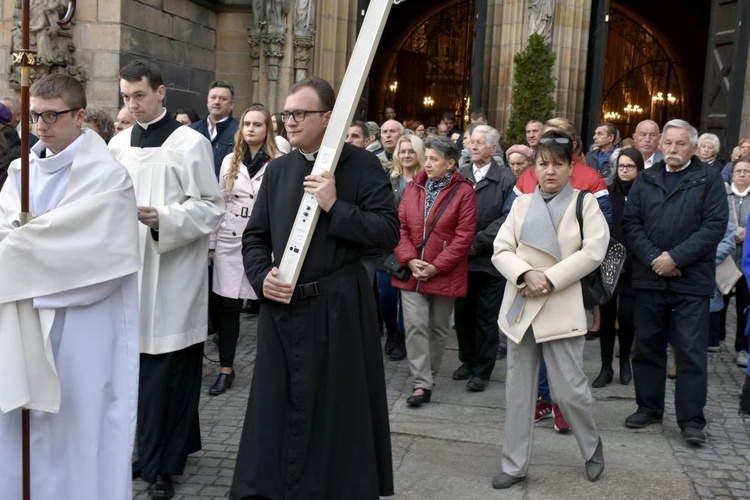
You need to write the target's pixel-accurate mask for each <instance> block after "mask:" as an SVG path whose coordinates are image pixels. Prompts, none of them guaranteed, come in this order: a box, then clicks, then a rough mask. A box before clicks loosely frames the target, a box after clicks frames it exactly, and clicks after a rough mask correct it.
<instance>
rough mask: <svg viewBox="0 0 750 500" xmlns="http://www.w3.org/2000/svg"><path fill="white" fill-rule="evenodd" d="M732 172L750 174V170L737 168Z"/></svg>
mask: <svg viewBox="0 0 750 500" xmlns="http://www.w3.org/2000/svg"><path fill="white" fill-rule="evenodd" d="M732 173H733V174H737V175H750V170H735V171H733V172H732Z"/></svg>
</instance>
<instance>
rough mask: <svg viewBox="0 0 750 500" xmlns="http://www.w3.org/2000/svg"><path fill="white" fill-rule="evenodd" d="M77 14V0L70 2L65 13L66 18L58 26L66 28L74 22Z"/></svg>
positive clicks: (58, 22)
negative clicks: (74, 16)
mask: <svg viewBox="0 0 750 500" xmlns="http://www.w3.org/2000/svg"><path fill="white" fill-rule="evenodd" d="M75 13H76V0H68V10H67V12H65V16H64V17H63V18H62V19H60V20H59V21H57V24H59V25H60V26H64V25H66V24H68V23H70V22H71V21H72V20H73V14H75Z"/></svg>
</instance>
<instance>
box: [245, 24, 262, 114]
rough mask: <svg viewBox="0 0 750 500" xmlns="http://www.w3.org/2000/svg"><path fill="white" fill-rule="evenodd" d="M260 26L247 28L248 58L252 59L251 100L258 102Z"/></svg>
mask: <svg viewBox="0 0 750 500" xmlns="http://www.w3.org/2000/svg"><path fill="white" fill-rule="evenodd" d="M260 33H261V32H260V28H257V27H252V28H248V29H247V43H248V45H250V59H251V60H252V64H251V67H252V73H251V75H250V78H251V80H252V82H253V102H258V100H259V97H260V39H261V35H260Z"/></svg>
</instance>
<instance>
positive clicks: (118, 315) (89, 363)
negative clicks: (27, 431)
mask: <svg viewBox="0 0 750 500" xmlns="http://www.w3.org/2000/svg"><path fill="white" fill-rule="evenodd" d="M85 109H86V95H85V93H84V90H83V87H82V86H81V84H80V83H79V82H78V81H77V80H75V79H74V78H72V77H70V76H66V75H59V74H58V75H48V76H45V77H43V78H40V79H39V80H37V81H36V82H35V83H34V84H33V85H32V86H31V102H30V111H31V121H32V123H36V124H37V132H38V134H39V142H38V143H37V144H36V145H35V146H34V148H33V149H32V150H31V153H30V161H29V163H30V176H29V184H30V196H29V208H30V211H31V213H32V214H33V216H34V218H33V220H31V221H30V222H28V223H27V224H25V225H20V223H19V222H18V220H17V219H18V216H19V212H20V210H21V200H20V193H21V172H20V169H21V165H20V160H16V161H15V162H14V163H13V164H12V165H11V166H10V169H9V177H8V181H7V182H6V183H5V186H4V187H3V190H2V192H0V497H1V498H3V499H5V500H20V499H21V498H22V491H21V490H22V484H23V483H22V465H21V464H22V453H21V408H22V407H23V408H28V409H30V410H31V411H30V423H31V425H30V427H31V453H30V460H31V498H32V499H35V500H37V499H55V500H100V499H102V498H107V499H114V500H130V499H131V498H132V488H131V485H132V481H131V479H130V459H131V456H132V453H133V438H134V435H135V416H136V403H137V399H138V394H137V392H138V351H137V348H138V269H139V268H140V266H141V259H140V254H139V252H138V240H137V238H138V219H137V217H136V215H135V207H136V205H135V196H134V192H133V184H132V182H131V180H130V177H129V176H128V173H127V172H126V171H125V169H124V168H123V167H122V166H121V165H120V164H118V163H117V162H116V161H115V160H114V159H113V158H112V155H111V154H110V152H109V150H108V149H107V145H106V144H105V143H104V141H103V140H102V139H101V138H100V137H99V136H98V135H97V134H96V133H95V132H93V131H91V130H83V131H82V130H81V124H82V123H83V117H84V114H85Z"/></svg>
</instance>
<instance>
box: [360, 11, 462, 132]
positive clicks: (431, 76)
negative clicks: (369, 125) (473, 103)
mask: <svg viewBox="0 0 750 500" xmlns="http://www.w3.org/2000/svg"><path fill="white" fill-rule="evenodd" d="M417 3H418V2H411V6H412V7H411V11H409V10H407V7H408V6H409V5H410V2H405V3H404V4H401V5H398V6H396V7H394V9H393V11H392V13H391V17H390V19H389V20H388V24H387V25H386V29H385V32H384V35H383V41H382V42H381V45H380V47H379V48H378V52H377V54H376V56H375V60H374V62H373V70H372V71H371V73H370V78H369V80H368V86H369V89H368V90H369V91H368V109H367V110H366V115H367V117H368V118H369V119H373V120H375V121H378V122H381V121H382V120H383V114H382V111H383V109H384V108H385V107H386V106H390V107H394V108H395V109H396V114H397V117H398V119H399V120H402V121H403V120H405V119H408V118H415V119H418V120H420V121H423V122H424V123H426V124H428V125H434V124H437V122H438V121H439V120H440V118H441V117H442V114H443V113H445V112H447V111H453V112H455V113H456V114H457V117H458V118H459V123H461V122H462V120H461V118H462V117H463V115H464V114H465V112H466V111H467V110H468V105H469V100H468V98H469V96H470V95H471V85H470V83H471V82H470V69H471V55H472V53H471V50H472V46H471V44H472V29H473V18H474V0H443V1H436V2H434V3H433V5H432V7H431V8H429V9H425V8H424V5H422V4H420V5H419V7H420V8H419V9H415V7H416V6H417Z"/></svg>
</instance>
